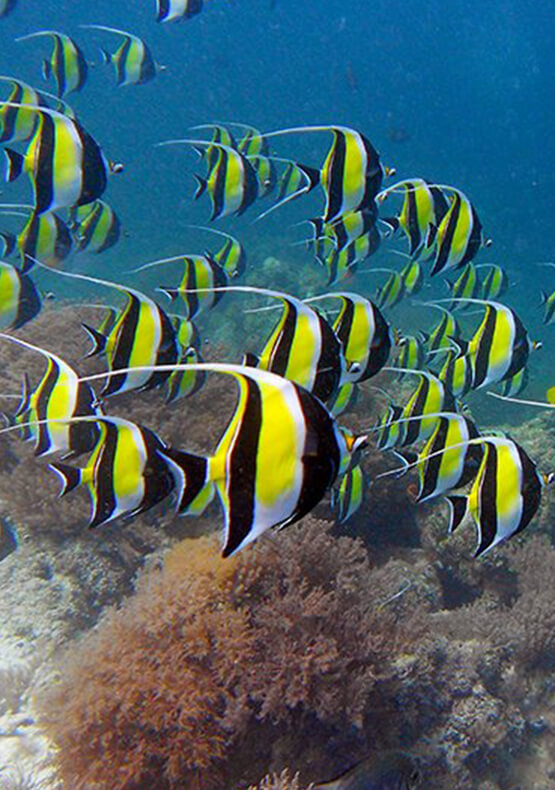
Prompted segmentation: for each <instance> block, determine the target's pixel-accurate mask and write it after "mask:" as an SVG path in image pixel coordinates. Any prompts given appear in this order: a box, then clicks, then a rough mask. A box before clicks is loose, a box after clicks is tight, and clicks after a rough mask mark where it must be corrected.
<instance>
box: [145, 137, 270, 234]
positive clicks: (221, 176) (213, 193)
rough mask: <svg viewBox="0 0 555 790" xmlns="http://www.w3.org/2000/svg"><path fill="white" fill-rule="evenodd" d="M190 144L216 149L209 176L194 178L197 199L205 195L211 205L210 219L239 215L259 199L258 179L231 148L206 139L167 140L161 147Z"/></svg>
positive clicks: (247, 162) (239, 155)
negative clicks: (196, 187) (208, 197)
mask: <svg viewBox="0 0 555 790" xmlns="http://www.w3.org/2000/svg"><path fill="white" fill-rule="evenodd" d="M183 143H189V144H190V145H193V146H196V147H201V146H205V147H207V148H209V149H215V150H216V153H217V158H216V161H215V163H214V166H213V167H212V169H211V171H210V173H209V175H208V176H206V177H204V178H203V177H201V176H195V180H196V181H197V183H198V189H197V191H196V192H195V196H194V197H195V200H198V198H199V197H200V196H201V195H203V194H204V193H205V192H206V193H207V194H208V195H209V196H210V200H211V202H212V214H211V216H210V219H211V220H215V219H218V218H219V217H226V216H228V215H229V214H234V215H236V216H239V215H241V214H243V212H245V211H246V210H247V208H248V207H249V206H250V205H251V204H252V203H254V201H255V200H256V198H257V197H258V177H257V175H256V171H255V169H254V167H253V166H252V164H251V162H250V161H249V159H247V157H246V156H243V154H242V153H240V152H239V151H237V150H236V149H234V148H231V147H230V146H228V145H223V144H222V143H216V142H213V141H210V142H208V141H206V140H188V139H182V140H165V141H164V142H162V143H158V144H157V145H158V146H164V145H176V144H183Z"/></svg>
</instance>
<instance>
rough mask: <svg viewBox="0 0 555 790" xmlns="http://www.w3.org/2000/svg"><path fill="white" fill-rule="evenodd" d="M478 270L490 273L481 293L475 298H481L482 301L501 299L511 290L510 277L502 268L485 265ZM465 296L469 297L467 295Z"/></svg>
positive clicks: (490, 264)
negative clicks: (485, 270)
mask: <svg viewBox="0 0 555 790" xmlns="http://www.w3.org/2000/svg"><path fill="white" fill-rule="evenodd" d="M476 268H478V269H488V273H487V274H486V276H485V277H484V280H483V282H482V290H481V293H480V294H474V295H475V296H480V298H481V299H486V300H488V301H489V300H492V299H499V297H500V296H503V295H504V294H506V293H507V291H508V290H509V276H508V275H507V272H506V271H505V270H504V269H502V268H501V266H497V265H496V264H494V263H483V264H481V266H477V267H476ZM464 295H465V296H467V294H464Z"/></svg>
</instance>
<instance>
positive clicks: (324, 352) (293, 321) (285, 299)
mask: <svg viewBox="0 0 555 790" xmlns="http://www.w3.org/2000/svg"><path fill="white" fill-rule="evenodd" d="M229 290H236V291H242V292H245V293H259V294H261V295H266V296H270V297H273V298H276V299H280V300H281V301H282V303H283V312H282V315H281V318H280V320H279V321H278V323H277V325H276V326H275V328H274V330H273V332H272V333H271V335H270V337H269V338H268V341H267V342H266V345H265V346H264V349H263V351H262V353H261V354H260V356H259V357H257V356H255V355H254V354H247V355H246V357H245V359H246V363H247V364H248V365H250V366H252V367H256V368H258V369H259V370H267V371H270V372H272V373H275V374H277V375H279V376H284V377H285V378H287V379H289V380H290V381H294V382H296V383H297V384H299V385H300V386H301V387H304V388H305V389H307V390H308V391H309V392H311V393H312V394H313V395H315V396H316V397H317V398H319V399H320V400H321V401H323V402H326V401H327V400H328V399H329V398H331V397H333V395H334V394H335V392H336V391H337V389H338V387H339V385H340V383H341V380H342V376H343V371H344V365H345V363H344V358H343V353H342V345H341V342H340V340H339V339H338V337H337V335H336V333H335V332H334V330H333V329H332V327H331V326H330V324H329V323H328V322H327V321H326V319H325V318H324V317H323V316H322V315H321V314H320V313H319V312H317V311H316V310H315V309H314V308H312V307H310V306H309V305H308V304H306V303H305V302H302V301H301V300H300V299H296V298H295V297H294V296H290V295H289V294H284V293H282V292H281V291H271V290H268V289H266V288H251V287H248V286H237V287H236V288H230V289H229Z"/></svg>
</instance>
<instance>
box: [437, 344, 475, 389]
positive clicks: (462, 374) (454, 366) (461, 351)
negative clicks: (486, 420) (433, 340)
mask: <svg viewBox="0 0 555 790" xmlns="http://www.w3.org/2000/svg"><path fill="white" fill-rule="evenodd" d="M451 345H452V348H451V349H442V351H445V350H447V359H446V360H445V362H444V364H443V366H442V368H441V370H440V371H439V373H438V376H439V378H440V379H441V380H442V381H443V382H444V383H445V385H446V386H447V387H449V389H450V390H451V392H452V393H453V395H454V396H455V397H456V398H463V397H464V396H465V395H466V394H467V393H468V392H469V391H470V390H471V389H472V384H473V378H474V373H473V367H472V356H471V355H470V354H469V351H468V346H469V344H468V342H466V341H465V340H462V339H460V338H459V339H455V338H451Z"/></svg>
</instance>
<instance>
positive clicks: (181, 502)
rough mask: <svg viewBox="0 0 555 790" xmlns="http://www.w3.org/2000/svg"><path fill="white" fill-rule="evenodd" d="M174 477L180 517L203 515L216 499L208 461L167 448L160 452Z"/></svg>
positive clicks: (202, 457) (201, 457) (192, 454)
mask: <svg viewBox="0 0 555 790" xmlns="http://www.w3.org/2000/svg"><path fill="white" fill-rule="evenodd" d="M159 455H160V457H161V458H162V459H163V460H164V461H166V463H167V464H168V466H169V468H170V472H171V473H172V475H173V476H174V479H175V484H176V489H177V512H178V513H179V514H180V515H201V514H202V513H203V512H204V510H205V509H206V507H207V506H208V505H209V504H210V502H211V501H212V499H213V497H214V493H215V491H214V485H213V483H212V481H211V480H210V477H209V465H208V459H207V458H205V457H204V456H202V455H195V454H194V453H187V452H185V451H183V450H176V449H175V448H173V447H166V448H165V449H164V450H163V451H159Z"/></svg>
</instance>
